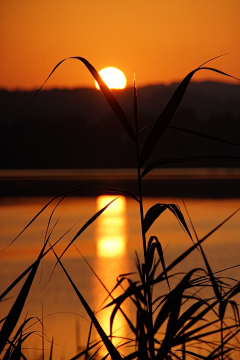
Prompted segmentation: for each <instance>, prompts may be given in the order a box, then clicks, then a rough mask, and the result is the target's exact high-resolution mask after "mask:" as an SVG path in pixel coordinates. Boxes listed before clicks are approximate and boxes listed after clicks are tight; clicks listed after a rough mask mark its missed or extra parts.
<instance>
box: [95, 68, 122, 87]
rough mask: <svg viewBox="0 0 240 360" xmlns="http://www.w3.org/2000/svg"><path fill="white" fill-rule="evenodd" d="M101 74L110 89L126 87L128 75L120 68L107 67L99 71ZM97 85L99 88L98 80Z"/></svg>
mask: <svg viewBox="0 0 240 360" xmlns="http://www.w3.org/2000/svg"><path fill="white" fill-rule="evenodd" d="M99 75H100V76H101V78H102V79H103V80H104V81H105V83H106V84H107V86H108V87H109V89H124V88H125V87H126V85H127V79H126V76H125V75H124V73H123V72H122V71H121V70H119V69H118V68H115V67H106V68H104V69H102V70H100V71H99ZM95 86H96V88H97V89H99V86H98V83H97V82H96V81H95Z"/></svg>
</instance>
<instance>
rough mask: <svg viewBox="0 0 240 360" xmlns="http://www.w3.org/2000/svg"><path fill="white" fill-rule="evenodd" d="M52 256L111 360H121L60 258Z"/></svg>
mask: <svg viewBox="0 0 240 360" xmlns="http://www.w3.org/2000/svg"><path fill="white" fill-rule="evenodd" d="M53 252H54V255H55V256H56V259H57V262H58V263H59V264H60V265H61V267H62V269H63V271H64V273H65V274H66V276H67V278H68V280H69V282H70V284H71V285H72V287H73V289H74V291H75V293H76V294H77V296H78V298H79V300H80V301H81V303H82V305H83V306H84V308H85V310H86V312H87V313H88V315H89V317H90V319H91V321H92V322H93V325H94V326H95V328H96V330H97V332H98V333H99V335H100V337H101V339H102V341H103V342H104V345H105V346H106V348H107V350H108V352H109V354H110V355H111V357H112V359H113V360H121V359H122V357H121V355H120V354H119V352H118V351H117V349H116V348H115V346H114V345H113V344H112V342H111V341H110V340H109V338H108V336H107V334H106V333H105V331H104V330H103V328H102V327H101V325H100V324H99V322H98V320H97V318H96V316H95V315H94V313H93V311H92V310H91V308H90V307H89V305H88V303H87V302H86V300H85V299H84V297H83V296H82V294H81V293H80V291H79V290H78V288H77V287H76V285H75V284H74V282H73V280H72V279H71V277H70V275H69V274H68V272H67V270H66V269H65V267H64V265H63V264H62V262H61V260H60V257H58V256H57V254H56V252H55V251H54V249H53Z"/></svg>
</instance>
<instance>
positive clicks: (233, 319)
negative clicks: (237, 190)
mask: <svg viewBox="0 0 240 360" xmlns="http://www.w3.org/2000/svg"><path fill="white" fill-rule="evenodd" d="M72 59H77V60H79V61H81V62H82V63H83V64H84V65H85V66H86V67H87V69H88V70H89V71H90V73H91V74H92V76H93V77H94V78H95V80H96V81H97V82H98V84H99V87H100V89H101V91H102V93H103V95H104V96H105V98H106V100H107V102H108V103H109V105H110V106H111V108H112V110H113V111H114V113H115V114H116V117H117V119H118V120H119V121H120V123H121V125H122V126H123V128H124V129H125V131H126V132H127V134H128V135H129V136H130V138H131V139H132V141H133V142H134V143H135V144H136V158H137V184H138V195H137V196H136V195H135V194H131V193H129V192H126V191H123V190H121V191H120V190H116V189H108V190H106V191H108V192H113V193H114V194H118V193H119V194H124V195H125V196H130V197H132V198H133V199H134V200H135V201H136V202H137V203H138V206H139V211H140V219H141V234H142V244H143V259H144V260H143V263H141V262H140V260H139V258H138V256H137V258H136V265H137V269H138V274H139V279H137V280H136V278H135V277H132V275H131V274H124V275H120V276H119V277H118V279H117V283H116V286H115V287H114V289H113V290H112V291H111V292H108V295H109V297H110V298H111V301H110V302H109V303H108V305H106V307H113V310H112V313H111V317H110V319H109V322H110V334H106V333H105V331H104V330H103V328H102V326H101V324H100V323H99V321H98V320H97V318H96V316H95V313H94V312H93V310H92V309H91V308H90V307H89V305H88V303H87V302H86V300H85V298H84V297H83V295H82V293H81V291H80V290H79V289H78V288H77V287H76V285H75V284H74V282H73V280H72V279H71V277H70V275H69V274H68V271H67V269H66V268H65V266H64V265H63V263H62V257H63V255H64V253H65V252H66V251H67V249H68V248H69V247H70V246H71V245H72V244H73V243H74V241H75V240H76V239H77V238H78V237H79V236H80V235H81V234H82V233H83V231H85V230H86V229H87V228H88V227H89V226H90V225H91V224H92V223H93V222H94V221H95V220H96V219H97V218H98V216H100V215H101V214H102V213H103V212H104V211H105V210H106V209H107V207H108V206H111V203H112V201H111V202H110V203H108V204H107V205H106V206H105V207H104V208H102V209H101V210H100V211H98V212H97V213H96V214H94V215H93V216H92V217H91V218H90V219H89V220H88V221H87V222H86V223H85V225H84V226H82V227H81V229H80V230H79V231H78V232H77V233H76V235H75V236H74V237H73V239H72V240H71V241H70V243H69V244H68V246H67V247H66V248H65V250H64V251H63V252H62V254H61V255H60V256H58V255H57V253H56V252H55V249H54V247H55V245H56V243H57V242H58V241H60V240H61V238H60V239H59V240H58V241H56V242H55V243H54V244H51V243H50V237H51V234H52V231H53V230H54V226H53V227H51V226H50V224H51V219H52V215H53V213H54V211H55V209H56V207H57V206H58V205H59V203H60V202H61V201H62V200H63V199H64V198H65V197H66V196H68V195H69V194H68V193H66V194H63V195H61V196H59V201H58V203H57V205H56V207H55V208H54V210H53V212H52V214H51V216H50V219H49V223H48V227H47V230H46V235H45V242H44V246H43V248H42V250H41V252H40V254H39V257H38V259H37V260H36V261H35V262H34V263H33V264H32V265H31V266H30V267H29V268H28V269H26V270H25V271H24V272H23V273H22V274H21V275H20V276H19V277H18V278H17V279H16V280H15V281H14V282H13V283H12V284H11V285H10V286H9V287H8V289H6V290H5V291H4V293H3V294H2V295H1V296H0V301H3V300H4V299H6V297H7V295H8V294H9V292H10V290H11V289H12V288H13V287H14V286H15V285H16V284H17V283H18V282H19V281H20V280H21V279H22V278H23V277H24V276H26V275H27V279H26V280H25V282H24V285H23V287H22V289H21V291H20V293H19V295H18V296H17V298H16V300H15V302H14V305H13V306H12V308H11V310H10V312H9V314H8V315H7V317H6V318H4V319H2V320H1V322H2V323H3V325H2V328H1V333H0V353H2V354H3V355H2V359H4V360H5V359H20V358H24V359H25V358H26V357H25V355H24V353H23V351H22V344H23V343H24V341H25V340H26V339H27V338H28V337H29V336H30V335H31V334H32V333H33V331H30V330H29V329H30V328H29V326H28V323H29V322H30V321H33V320H34V319H31V318H28V319H26V320H25V321H24V322H23V323H22V325H21V326H20V327H19V329H17V330H16V325H17V322H18V319H19V317H20V315H21V313H22V310H23V308H24V304H25V302H26V299H27V296H28V293H29V290H30V288H31V285H32V282H33V279H34V277H35V274H36V271H37V269H38V267H39V264H40V262H41V260H42V259H43V258H44V257H45V255H47V253H48V252H49V251H52V252H53V253H54V255H55V257H56V259H57V263H58V264H60V266H61V268H62V270H63V272H64V273H65V275H66V276H67V278H68V280H69V282H70V283H71V285H72V288H73V290H74V291H75V293H76V295H77V297H78V298H79V300H80V301H81V303H82V305H83V306H84V308H85V310H86V311H87V313H88V315H89V317H90V319H91V323H92V324H93V325H94V326H95V328H96V330H97V332H98V334H99V336H100V339H101V340H99V341H93V342H91V336H90V335H89V339H88V344H87V347H86V349H85V350H83V351H81V352H80V353H78V354H77V355H76V356H75V357H74V359H77V358H80V357H81V356H84V357H85V359H86V358H87V357H88V356H89V353H91V354H92V355H91V356H92V357H94V356H98V350H99V348H100V346H101V345H102V344H104V346H105V347H106V350H107V352H106V356H105V357H107V356H108V355H110V356H111V358H112V359H114V360H120V359H122V357H123V355H122V353H123V351H122V350H123V349H124V348H125V349H126V351H125V352H124V354H125V355H124V356H125V359H127V360H131V359H139V360H142V359H156V360H164V359H186V358H187V357H188V358H195V359H226V358H229V359H230V358H232V356H234V353H236V352H238V351H239V345H236V343H235V345H234V346H233V345H232V344H233V339H235V342H236V341H237V340H238V338H237V335H238V333H239V331H240V318H239V305H238V303H237V301H236V298H237V296H238V295H239V292H240V282H239V281H237V280H234V279H227V278H225V277H224V276H223V274H222V272H219V273H213V271H212V269H211V267H210V264H209V262H208V260H207V257H206V255H205V253H204V250H203V246H202V245H203V242H204V241H205V240H207V239H208V238H209V237H210V236H211V235H212V234H213V233H214V232H215V231H217V230H218V229H219V228H220V227H221V226H222V225H223V224H224V223H225V222H227V221H228V220H229V219H230V218H231V217H232V216H233V215H234V214H235V213H236V212H237V211H238V210H236V212H235V213H233V214H232V215H230V216H229V217H228V218H227V219H226V220H225V221H223V222H222V223H220V224H219V225H218V226H217V227H216V228H214V229H213V230H212V231H211V232H209V233H208V234H206V235H205V236H204V237H203V238H201V239H199V238H198V236H197V233H196V231H195V229H194V226H193V224H192V230H193V232H194V239H193V237H192V235H191V232H190V230H189V228H188V226H187V223H186V221H185V219H184V216H183V214H182V212H181V210H180V208H179V207H178V205H176V204H165V203H158V204H155V205H154V206H152V207H151V208H150V209H148V211H147V212H146V214H144V211H143V194H142V179H143V177H144V176H145V175H146V174H147V173H148V172H149V171H151V170H153V169H154V168H156V167H159V166H162V165H165V164H171V163H174V162H175V163H176V162H182V161H185V160H186V161H188V160H189V159H158V160H155V161H154V162H151V163H149V164H147V165H146V166H145V168H143V169H142V167H143V165H144V164H145V163H146V162H147V160H148V159H149V157H150V155H151V153H152V152H153V150H154V148H155V146H156V145H157V143H158V142H159V141H160V140H161V137H162V136H163V134H164V133H165V131H166V129H167V128H168V127H169V126H170V122H171V120H172V118H173V116H174V114H175V112H176V110H177V108H178V106H179V104H180V102H181V100H182V98H183V96H184V94H185V91H186V89H187V87H188V84H189V82H190V81H191V78H192V76H193V75H194V74H195V73H196V72H197V71H200V70H208V71H214V72H217V73H220V74H222V75H224V76H228V77H232V76H230V75H228V74H226V73H223V72H222V71H220V70H217V69H214V68H210V67H206V66H204V65H205V64H206V63H204V64H203V65H201V66H200V67H198V68H197V69H195V70H193V71H191V72H190V73H189V74H188V75H187V76H186V77H185V78H184V79H183V81H182V82H181V84H180V85H179V86H178V88H177V90H176V91H175V93H174V94H173V96H172V98H171V99H170V101H169V102H168V104H167V106H166V107H165V109H164V110H163V112H162V113H161V115H160V116H159V118H158V119H157V121H156V122H155V124H154V125H153V126H152V128H151V130H150V132H149V134H148V135H147V138H146V140H145V142H144V145H143V147H142V149H140V145H139V133H140V131H141V130H142V129H139V128H138V126H139V125H138V124H139V122H138V109H137V89H136V84H135V81H134V93H133V104H134V124H135V129H134V130H133V128H132V126H131V124H130V122H129V120H128V118H127V116H126V114H125V113H124V111H123V109H122V108H121V106H120V105H119V103H118V102H117V100H116V99H115V97H114V96H113V94H112V92H111V91H110V90H109V88H108V87H107V85H106V84H105V83H104V82H103V80H102V79H101V77H100V76H99V74H98V72H97V71H96V69H95V68H94V67H93V66H92V65H91V64H90V63H89V62H88V61H87V60H86V59H84V58H82V57H74V58H72ZM65 60H67V59H64V60H62V61H61V62H60V63H58V64H57V65H56V66H55V68H54V69H53V71H52V72H51V74H50V75H49V77H50V76H51V75H52V73H53V72H54V71H55V70H56V69H57V68H58V66H60V65H61V64H62V62H63V61H65ZM49 77H48V78H49ZM48 78H47V80H48ZM47 80H46V81H47ZM46 81H45V82H46ZM39 90H40V89H39ZM180 130H181V131H187V132H190V133H193V134H194V135H197V136H204V137H206V138H209V139H211V138H213V137H212V136H211V135H207V134H202V133H196V132H193V131H191V130H189V129H180ZM214 140H218V141H223V142H224V141H225V140H224V139H216V138H214ZM232 145H234V146H236V145H237V146H239V145H238V144H232ZM209 157H210V156H209ZM191 159H193V160H201V159H202V158H201V157H199V158H191ZM57 198H58V197H57ZM57 198H55V199H53V200H56V199H57ZM53 200H52V201H53ZM52 201H51V202H52ZM116 201H117V199H116ZM51 202H50V203H51ZM50 203H48V204H47V205H46V206H45V207H44V208H43V209H42V210H41V211H40V213H41V212H42V211H44V210H45V208H46V207H47V206H48V205H49V204H50ZM164 211H170V212H171V213H172V214H173V215H174V216H175V218H176V220H177V221H178V222H179V223H180V225H181V226H182V228H183V230H185V232H186V233H187V235H188V236H189V238H190V240H191V241H192V245H191V246H190V247H189V249H188V250H187V251H185V252H184V253H182V254H180V255H179V256H178V257H177V258H176V259H175V260H174V261H173V262H172V263H170V264H168V265H166V264H165V260H164V256H163V251H162V247H161V243H160V241H159V239H158V237H157V236H150V238H148V235H147V233H148V230H149V229H150V227H151V226H152V225H153V223H154V222H155V221H156V220H157V219H158V217H159V216H160V215H161V214H162V213H163V212H164ZM40 213H39V214H37V215H36V216H35V217H34V218H33V220H32V221H31V222H30V223H29V224H28V225H27V226H26V227H25V228H24V230H25V229H26V228H27V227H28V226H30V225H31V224H32V222H33V221H34V220H35V219H36V218H37V217H38V216H39V215H40ZM190 221H191V219H190ZM24 230H23V231H24ZM19 235H20V234H19ZM15 240H16V239H14V241H15ZM47 244H49V248H48V249H46V246H47ZM193 251H199V253H200V254H201V256H202V258H203V260H204V264H205V267H204V268H200V267H196V268H194V269H192V270H190V271H189V272H187V273H184V274H180V273H179V274H174V273H173V272H172V270H173V269H174V268H175V267H176V266H177V265H178V264H179V263H183V262H184V261H185V260H186V259H187V257H188V256H189V255H190V254H191V253H192V252H193ZM237 266H238V265H237ZM176 277H177V279H178V281H177V282H176ZM123 284H127V285H126V286H127V287H126V288H125V291H123V292H122V295H120V296H117V297H116V298H114V297H113V294H114V291H115V290H116V289H119V288H121V289H122V285H123ZM166 286H167V289H168V290H166ZM161 289H165V290H163V291H161ZM155 293H156V295H155ZM125 302H130V303H131V304H132V305H133V306H134V308H135V319H136V321H133V320H132V317H131V318H130V317H129V314H126V313H125V312H124V311H123V309H122V305H123V303H125ZM229 307H230V308H231V309H232V314H231V316H229V309H228V308H229ZM118 312H121V313H122V314H123V316H124V318H125V320H126V324H127V325H128V326H129V337H126V338H119V345H118V346H115V345H113V342H112V339H113V337H116V336H115V335H114V333H113V323H114V320H115V317H116V314H117V313H118ZM38 321H40V322H42V321H43V320H38ZM90 333H91V330H90ZM213 335H214V336H215V337H214V339H217V340H212V336H213ZM42 336H44V332H43V334H42ZM210 339H211V340H210ZM237 344H238V343H237ZM199 348H200V349H201V355H199V354H198V349H199ZM52 349H53V342H52V346H51V352H50V358H51V357H52ZM105 357H104V358H105Z"/></svg>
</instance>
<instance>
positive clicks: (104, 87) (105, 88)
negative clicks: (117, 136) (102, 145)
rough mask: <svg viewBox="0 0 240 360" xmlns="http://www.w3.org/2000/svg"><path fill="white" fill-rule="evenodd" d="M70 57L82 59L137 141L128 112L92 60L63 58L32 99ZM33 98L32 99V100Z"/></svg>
mask: <svg viewBox="0 0 240 360" xmlns="http://www.w3.org/2000/svg"><path fill="white" fill-rule="evenodd" d="M69 59H76V60H79V61H81V62H82V63H83V64H84V65H85V66H86V68H87V69H88V70H89V71H90V73H91V74H92V76H93V77H94V79H95V80H96V81H97V82H98V85H99V87H100V89H101V91H102V93H103V95H104V97H105V99H106V100H107V102H108V104H109V105H110V107H111V108H112V110H113V112H114V113H115V115H116V116H117V118H118V120H119V121H120V123H121V124H122V126H123V128H124V129H125V131H126V132H127V133H128V135H129V136H130V137H131V139H132V140H133V141H135V142H136V134H135V133H134V131H133V129H132V127H131V125H130V123H129V121H128V118H127V116H126V114H125V113H124V111H123V109H122V108H121V106H120V105H119V103H118V102H117V100H116V98H115V97H114V95H113V93H112V92H111V90H110V89H109V88H108V86H107V85H106V84H105V82H104V81H103V79H102V78H101V76H100V75H99V73H98V72H97V70H96V69H95V68H94V66H93V65H92V64H90V62H88V61H87V60H86V59H85V58H83V57H80V56H71V57H68V58H66V59H63V60H61V61H60V62H59V63H58V64H57V65H56V66H55V67H54V69H53V70H52V71H51V73H50V74H49V75H48V77H47V79H46V80H45V81H44V83H43V84H42V86H41V87H40V88H39V89H38V91H37V92H36V93H35V94H34V96H33V97H32V99H33V98H34V97H35V96H36V95H37V94H38V92H39V91H40V90H41V89H42V87H43V86H44V84H45V83H46V82H47V81H48V79H49V78H50V77H51V75H52V74H53V73H54V71H55V70H56V69H57V68H58V67H59V66H60V65H61V64H62V63H63V62H64V61H66V60H69ZM32 99H31V100H32Z"/></svg>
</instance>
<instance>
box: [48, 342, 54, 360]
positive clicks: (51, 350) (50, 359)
mask: <svg viewBox="0 0 240 360" xmlns="http://www.w3.org/2000/svg"><path fill="white" fill-rule="evenodd" d="M53 344H54V338H52V341H51V348H50V354H49V360H52V357H53Z"/></svg>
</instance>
